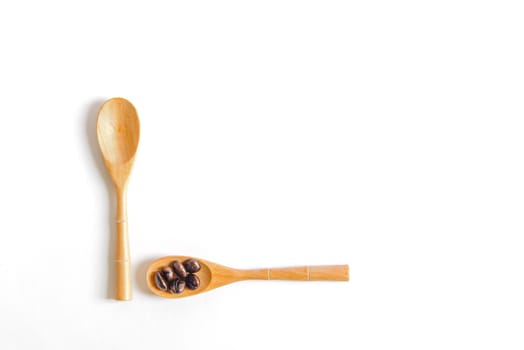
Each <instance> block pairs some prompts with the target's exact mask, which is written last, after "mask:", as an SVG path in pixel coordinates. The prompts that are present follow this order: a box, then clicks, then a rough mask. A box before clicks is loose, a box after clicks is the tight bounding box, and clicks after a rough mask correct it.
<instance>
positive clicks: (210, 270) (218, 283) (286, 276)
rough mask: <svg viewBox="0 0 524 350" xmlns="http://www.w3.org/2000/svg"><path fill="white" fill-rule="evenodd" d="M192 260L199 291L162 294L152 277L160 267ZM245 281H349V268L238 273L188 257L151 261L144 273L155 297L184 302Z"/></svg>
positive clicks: (263, 270) (283, 269)
mask: <svg viewBox="0 0 524 350" xmlns="http://www.w3.org/2000/svg"><path fill="white" fill-rule="evenodd" d="M187 259H195V260H197V261H198V262H199V263H200V266H201V269H200V271H198V272H197V273H195V274H196V275H197V276H198V278H199V279H200V286H199V287H198V289H195V290H190V289H188V288H186V289H185V290H184V291H183V292H182V293H180V294H174V293H171V292H170V291H163V290H160V289H158V288H157V287H156V284H155V274H156V273H157V272H158V271H161V270H162V268H163V267H166V266H170V265H171V264H172V263H173V262H174V261H175V260H179V261H181V262H182V261H185V260H187ZM244 280H266V281H267V280H288V281H349V266H348V265H328V266H299V267H284V268H264V269H254V270H239V269H234V268H231V267H227V266H223V265H219V264H217V263H214V262H211V261H207V260H203V259H199V258H194V257H189V256H180V255H178V256H165V257H162V258H159V259H156V260H155V261H153V262H152V263H151V264H150V265H149V268H148V269H147V272H146V281H147V285H148V287H149V289H150V290H151V291H152V292H153V293H154V294H156V295H158V296H160V297H164V298H184V297H189V296H194V295H198V294H201V293H204V292H208V291H210V290H213V289H215V288H218V287H222V286H224V285H226V284H230V283H233V282H239V281H244Z"/></svg>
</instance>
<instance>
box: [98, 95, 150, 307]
mask: <svg viewBox="0 0 524 350" xmlns="http://www.w3.org/2000/svg"><path fill="white" fill-rule="evenodd" d="M96 132H97V137H98V145H99V146H100V150H101V151H102V156H103V158H104V162H105V164H106V167H107V169H108V170H109V174H110V175H111V178H112V179H113V183H114V185H115V190H116V198H117V205H116V252H115V263H116V270H115V271H116V287H115V292H116V295H115V298H116V299H117V300H130V299H131V271H130V259H129V238H128V235H127V206H126V191H127V182H128V179H129V174H130V173H131V168H132V167H133V162H134V160H135V153H136V149H137V147H138V139H139V136H140V122H139V120H138V115H137V113H136V110H135V107H134V106H133V105H132V104H131V103H130V102H129V101H127V100H125V99H123V98H112V99H110V100H107V101H106V102H105V103H104V104H103V105H102V107H101V108H100V111H99V112H98V119H97V122H96Z"/></svg>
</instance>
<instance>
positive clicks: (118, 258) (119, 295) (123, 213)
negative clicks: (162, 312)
mask: <svg viewBox="0 0 524 350" xmlns="http://www.w3.org/2000/svg"><path fill="white" fill-rule="evenodd" d="M116 192H117V198H116V254H115V265H116V266H115V275H116V285H115V292H116V293H115V294H116V295H115V298H116V299H117V300H131V266H130V262H129V237H128V235H127V204H126V190H125V188H124V189H117V191H116Z"/></svg>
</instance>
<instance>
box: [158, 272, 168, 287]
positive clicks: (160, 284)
mask: <svg viewBox="0 0 524 350" xmlns="http://www.w3.org/2000/svg"><path fill="white" fill-rule="evenodd" d="M155 285H156V287H157V288H158V289H160V290H167V282H166V280H165V279H164V276H163V275H162V273H161V272H160V271H159V272H157V273H155Z"/></svg>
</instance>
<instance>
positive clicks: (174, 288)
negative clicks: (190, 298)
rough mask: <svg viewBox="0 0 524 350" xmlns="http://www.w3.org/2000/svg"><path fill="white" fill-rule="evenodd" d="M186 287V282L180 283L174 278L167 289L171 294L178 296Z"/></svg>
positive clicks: (180, 281) (179, 280) (178, 279)
mask: <svg viewBox="0 0 524 350" xmlns="http://www.w3.org/2000/svg"><path fill="white" fill-rule="evenodd" d="M185 287H186V282H184V281H182V280H181V279H180V278H175V279H174V280H173V282H171V285H170V287H169V290H170V291H171V293H175V294H179V293H182V292H183V291H184V288H185Z"/></svg>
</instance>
